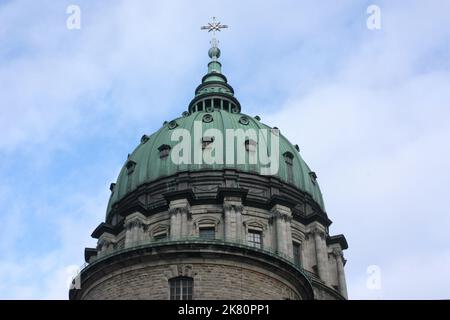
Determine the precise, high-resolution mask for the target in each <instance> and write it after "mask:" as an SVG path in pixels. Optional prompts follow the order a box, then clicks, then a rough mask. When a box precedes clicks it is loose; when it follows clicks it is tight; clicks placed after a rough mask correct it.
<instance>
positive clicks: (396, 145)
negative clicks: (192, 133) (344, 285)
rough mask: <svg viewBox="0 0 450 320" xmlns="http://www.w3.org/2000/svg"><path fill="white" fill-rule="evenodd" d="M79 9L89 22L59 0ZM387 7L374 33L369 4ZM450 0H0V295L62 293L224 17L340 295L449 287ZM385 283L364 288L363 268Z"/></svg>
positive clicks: (178, 103) (227, 60) (429, 292)
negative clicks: (329, 239)
mask: <svg viewBox="0 0 450 320" xmlns="http://www.w3.org/2000/svg"><path fill="white" fill-rule="evenodd" d="M69 4H76V5H79V6H80V8H81V29H80V30H68V29H67V28H66V19H67V17H68V15H67V14H66V8H67V6H68V5H69ZM370 4H376V5H378V6H379V7H380V8H381V19H382V20H381V30H376V31H374V30H368V29H367V27H366V19H367V17H368V15H367V13H366V9H367V7H368V6H369V5H370ZM448 12H450V2H448V1H444V0H443V1H395V2H394V1H370V2H368V1H356V0H355V1H349V0H347V1H346V0H342V1H339V2H332V1H264V2H262V1H246V2H245V3H243V2H242V1H227V2H226V3H225V2H218V1H217V2H211V1H196V2H195V6H194V4H193V3H192V2H187V1H184V2H181V1H179V2H176V1H164V2H162V1H160V2H156V1H155V2H152V1H133V2H132V1H108V2H105V1H57V2H56V1H44V0H39V1H0V129H1V135H0V217H1V219H2V226H3V228H2V232H1V233H0V298H12V299H19V298H23V299H30V298H33V299H48V298H57V299H66V298H67V287H66V279H67V277H68V268H70V266H72V265H80V264H82V263H83V249H84V247H86V246H94V245H95V241H94V240H93V239H90V234H91V232H92V230H93V229H94V228H95V227H96V226H97V225H98V223H100V222H101V221H102V220H103V219H104V214H105V210H106V204H107V200H108V196H109V189H108V188H109V184H110V182H112V181H114V180H115V179H116V177H117V174H118V172H119V169H120V167H121V166H122V164H123V162H124V161H125V159H126V156H127V154H128V153H129V152H131V151H132V150H133V149H134V147H135V146H136V145H137V144H138V142H139V139H140V137H141V136H142V134H144V133H146V134H150V133H152V132H153V131H155V130H157V129H158V128H159V127H160V126H161V125H162V123H163V121H164V120H171V119H172V118H174V117H177V116H179V115H180V114H181V112H183V111H184V110H186V108H187V104H188V103H189V101H190V99H191V98H192V96H193V92H194V89H195V87H196V86H197V85H198V84H199V83H200V80H201V77H202V76H203V75H204V74H205V72H206V64H207V62H208V57H207V50H208V47H209V36H208V34H206V33H204V32H201V31H200V30H199V27H200V26H201V25H203V24H205V23H206V22H208V21H209V20H210V17H211V16H218V17H220V20H221V21H222V22H224V23H226V24H228V25H230V28H229V29H228V30H226V32H223V33H221V34H220V37H219V40H220V47H221V50H222V57H221V61H222V63H223V72H224V73H225V74H226V76H227V77H228V79H229V82H230V84H231V85H232V86H233V87H234V89H235V92H236V96H237V97H238V99H239V100H240V102H241V104H242V109H243V112H244V113H247V114H249V115H256V114H258V115H260V116H261V118H262V121H263V122H265V123H267V124H269V125H276V126H277V127H279V128H280V129H281V130H282V132H283V134H284V135H286V136H287V137H288V138H289V139H290V140H291V142H292V143H294V144H296V143H297V144H299V146H300V149H301V154H302V156H303V158H304V159H305V160H306V161H307V163H308V164H309V165H310V167H311V168H312V169H313V170H314V171H316V172H317V173H318V179H319V181H320V184H321V188H322V192H323V194H324V199H325V205H326V209H327V212H328V215H329V217H330V218H331V219H332V220H333V221H334V223H333V224H332V226H331V233H333V234H337V233H344V234H345V235H346V237H347V239H348V242H349V245H350V248H349V250H348V251H347V252H346V258H347V259H348V262H347V265H346V272H347V282H348V287H349V296H350V298H354V299H361V298H370V299H380V298H385V299H395V298H426V299H431V298H449V297H450V275H449V270H450V234H449V232H448V230H449V227H450V203H449V201H448V192H449V189H450V171H449V164H450V150H449V149H450V148H449V138H450V127H449V125H448V119H450V104H449V102H450V47H449V46H450V20H449V19H448ZM370 265H377V266H379V268H380V271H381V289H379V290H370V289H369V288H367V286H366V282H367V279H368V276H369V275H368V273H367V268H368V266H370Z"/></svg>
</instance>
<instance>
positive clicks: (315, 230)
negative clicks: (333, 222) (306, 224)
mask: <svg viewBox="0 0 450 320" xmlns="http://www.w3.org/2000/svg"><path fill="white" fill-rule="evenodd" d="M310 233H311V234H313V235H319V236H320V237H321V238H323V239H325V236H326V233H325V231H324V230H322V229H321V228H319V227H314V228H313V229H311V231H310Z"/></svg>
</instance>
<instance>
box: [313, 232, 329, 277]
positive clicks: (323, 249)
mask: <svg viewBox="0 0 450 320" xmlns="http://www.w3.org/2000/svg"><path fill="white" fill-rule="evenodd" d="M311 232H312V234H313V236H314V244H315V248H316V261H317V270H318V272H319V277H320V279H322V281H323V282H325V283H326V284H327V285H328V284H329V277H328V253H327V245H326V242H325V236H326V234H325V231H323V230H322V229H320V228H317V227H316V228H314V229H313V230H312V231H311Z"/></svg>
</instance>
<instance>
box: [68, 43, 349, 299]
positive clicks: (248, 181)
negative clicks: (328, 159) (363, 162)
mask: <svg viewBox="0 0 450 320" xmlns="http://www.w3.org/2000/svg"><path fill="white" fill-rule="evenodd" d="M208 55H209V57H210V58H211V61H210V62H209V64H208V73H207V74H206V75H205V76H204V77H203V79H202V82H201V84H200V85H199V86H198V87H197V88H196V90H195V97H194V98H193V100H192V101H191V102H190V104H189V106H188V109H187V111H185V112H183V114H182V116H181V117H179V118H177V119H174V120H172V121H170V122H165V123H164V124H163V126H162V127H161V128H160V129H159V130H158V131H157V132H155V133H153V134H151V135H143V136H142V138H141V141H140V143H139V145H138V146H137V147H136V149H135V150H134V151H133V152H132V153H131V154H130V155H129V156H128V158H127V159H126V161H125V163H124V166H123V168H122V169H121V171H120V173H119V177H118V179H117V181H116V183H112V184H111V186H110V189H111V197H110V200H109V203H108V207H107V212H106V218H105V222H102V223H100V225H99V226H98V227H97V228H96V229H95V230H94V232H93V233H92V237H94V238H96V239H98V243H97V247H96V248H86V249H85V260H86V263H87V265H86V266H85V267H84V268H83V269H82V270H81V272H80V274H79V275H78V276H77V277H76V278H75V280H74V285H73V288H72V289H71V290H70V292H69V297H70V299H345V298H347V290H346V282H345V275H344V264H345V259H344V258H343V255H342V251H343V250H344V249H347V242H346V240H345V237H344V236H343V235H334V236H330V235H329V230H328V227H329V225H330V224H331V221H330V219H329V218H328V216H327V214H326V212H325V208H324V204H323V200H322V194H321V192H320V189H319V185H318V182H317V176H316V174H315V173H314V172H313V171H311V170H310V168H309V167H308V166H307V164H306V163H305V162H304V161H303V159H302V157H301V156H300V153H299V147H298V146H297V145H295V146H294V145H293V144H291V143H290V142H289V141H288V140H287V139H286V137H284V136H283V135H282V134H281V133H280V131H279V130H278V128H276V127H269V126H267V125H265V124H263V123H262V122H260V120H261V119H260V118H259V117H258V116H256V117H251V116H248V115H245V114H243V113H242V112H241V105H240V103H239V101H238V100H237V99H236V98H235V97H234V90H233V88H232V87H231V86H230V85H229V84H228V81H227V78H226V77H225V76H224V75H223V74H222V72H221V67H222V66H221V63H220V62H219V61H218V58H219V56H220V50H219V48H218V47H217V46H216V45H215V44H213V46H212V48H211V49H210V50H209V52H208Z"/></svg>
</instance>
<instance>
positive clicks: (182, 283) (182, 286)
mask: <svg viewBox="0 0 450 320" xmlns="http://www.w3.org/2000/svg"><path fill="white" fill-rule="evenodd" d="M169 287H170V300H192V291H193V287H194V279H192V278H190V277H176V278H172V279H169Z"/></svg>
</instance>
